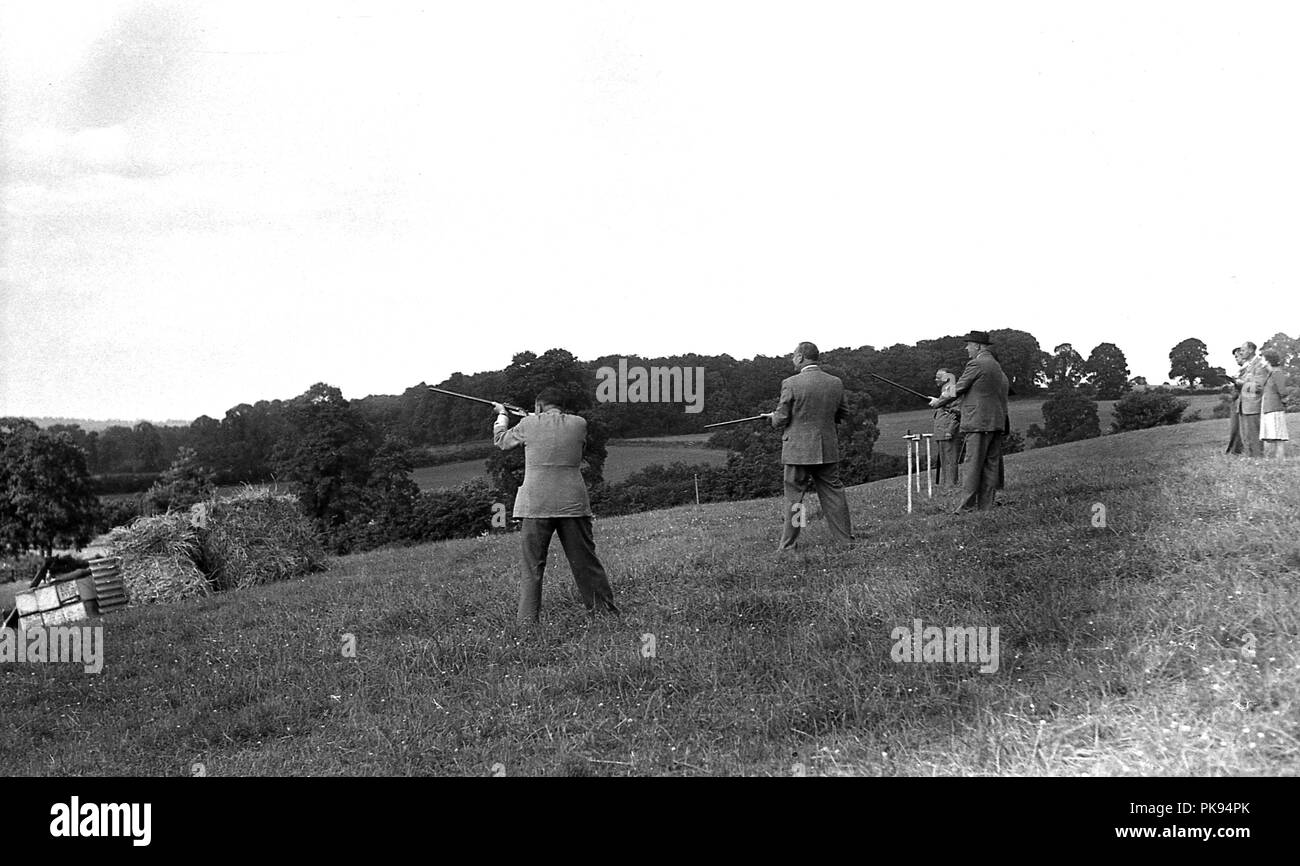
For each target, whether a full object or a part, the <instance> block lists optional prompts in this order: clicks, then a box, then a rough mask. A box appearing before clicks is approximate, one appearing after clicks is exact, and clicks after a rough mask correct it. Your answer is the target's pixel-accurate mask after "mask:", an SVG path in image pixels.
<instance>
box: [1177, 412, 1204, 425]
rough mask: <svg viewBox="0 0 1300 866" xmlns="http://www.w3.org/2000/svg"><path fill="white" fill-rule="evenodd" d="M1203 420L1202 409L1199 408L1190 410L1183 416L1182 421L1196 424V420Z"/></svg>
mask: <svg viewBox="0 0 1300 866" xmlns="http://www.w3.org/2000/svg"><path fill="white" fill-rule="evenodd" d="M1201 420H1203V419H1202V418H1201V410H1200V409H1197V410H1196V411H1194V412H1188V413H1187V414H1186V415H1184V416H1183V418H1182V423H1184V424H1194V423H1195V422H1197V421H1201Z"/></svg>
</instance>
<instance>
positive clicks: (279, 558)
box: [193, 487, 325, 590]
mask: <svg viewBox="0 0 1300 866" xmlns="http://www.w3.org/2000/svg"><path fill="white" fill-rule="evenodd" d="M193 519H194V521H195V523H196V524H198V525H199V526H200V527H201V529H200V530H199V533H198V537H199V543H200V546H201V556H200V560H199V561H200V562H202V563H203V567H204V569H205V570H206V571H207V573H208V576H209V577H210V578H211V579H212V584H213V586H214V588H216V589H219V590H226V589H243V588H244V587H248V586H259V585H261V584H264V583H272V582H274V581H277V580H287V579H289V578H291V577H298V576H300V575H304V574H309V573H311V572H313V571H318V570H319V569H320V568H321V567H322V565H323V563H324V561H325V551H324V550H323V549H322V547H321V543H320V539H319V538H318V537H317V535H316V531H315V528H314V527H313V526H312V524H311V521H310V520H308V519H307V517H306V516H305V515H304V514H303V513H302V511H301V510H300V509H299V507H298V498H297V497H296V496H293V495H292V494H288V493H272V492H271V491H269V490H265V489H261V490H259V489H257V488H252V487H246V488H245V489H244V490H243V491H241V492H240V493H237V494H235V495H234V496H227V497H223V498H220V499H213V500H209V501H208V502H204V503H200V504H199V505H196V506H195V507H194V511H193Z"/></svg>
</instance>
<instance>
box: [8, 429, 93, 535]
mask: <svg viewBox="0 0 1300 866" xmlns="http://www.w3.org/2000/svg"><path fill="white" fill-rule="evenodd" d="M98 516H99V500H98V499H96V498H95V495H94V493H92V492H91V486H90V472H89V471H88V470H87V468H86V452H85V451H84V450H82V449H81V448H78V447H77V445H76V444H75V443H74V442H73V440H72V437H71V436H70V435H69V434H68V433H49V432H47V431H43V430H40V429H39V428H37V427H36V425H35V424H32V423H31V422H28V421H25V419H10V418H6V419H3V420H0V548H3V549H4V550H6V551H8V552H10V553H12V554H21V553H24V552H26V551H27V550H31V549H37V550H39V551H41V552H42V553H43V554H44V555H45V556H50V555H51V554H52V553H53V551H54V548H55V547H56V546H59V547H63V546H73V547H77V548H80V547H82V546H84V545H85V544H86V543H88V542H89V541H90V539H91V537H92V535H93V534H94V529H95V524H96V521H97V519H98Z"/></svg>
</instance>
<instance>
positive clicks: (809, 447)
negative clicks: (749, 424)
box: [772, 364, 849, 466]
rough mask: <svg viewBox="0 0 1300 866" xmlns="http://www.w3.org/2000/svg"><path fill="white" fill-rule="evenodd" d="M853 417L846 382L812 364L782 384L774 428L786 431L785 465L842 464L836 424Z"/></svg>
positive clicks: (782, 440) (773, 423) (774, 416)
mask: <svg viewBox="0 0 1300 866" xmlns="http://www.w3.org/2000/svg"><path fill="white" fill-rule="evenodd" d="M848 414H849V400H848V396H847V395H846V394H845V393H844V383H843V382H842V381H840V379H839V377H838V376H832V375H831V374H830V373H827V372H825V371H823V370H822V369H821V368H819V367H818V366H817V365H816V364H810V365H808V366H806V367H804V368H803V369H802V370H800V371H799V374H798V375H796V376H791V377H790V378H789V379H786V380H785V381H784V382H782V383H781V402H780V403H779V404H778V405H777V407H776V411H775V412H773V413H772V426H773V427H776V428H777V429H781V428H786V431H785V434H784V435H783V436H782V437H781V462H782V463H786V464H794V465H799V466H808V465H812V464H816V463H838V462H839V460H840V440H839V434H838V433H837V432H836V430H835V425H836V424H837V423H838V422H839V421H841V420H843V419H844V418H845V417H846V416H847V415H848Z"/></svg>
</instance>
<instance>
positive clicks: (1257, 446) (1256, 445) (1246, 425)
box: [1237, 413, 1264, 457]
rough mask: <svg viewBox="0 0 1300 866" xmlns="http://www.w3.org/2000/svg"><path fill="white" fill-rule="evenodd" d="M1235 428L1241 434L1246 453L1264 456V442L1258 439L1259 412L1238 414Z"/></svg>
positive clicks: (1252, 455) (1251, 455)
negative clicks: (1238, 419) (1238, 418)
mask: <svg viewBox="0 0 1300 866" xmlns="http://www.w3.org/2000/svg"><path fill="white" fill-rule="evenodd" d="M1240 418H1241V420H1240V421H1239V422H1238V425H1237V430H1238V433H1239V435H1240V436H1241V443H1242V444H1243V445H1245V446H1246V454H1247V455H1248V456H1250V457H1263V456H1264V443H1263V442H1261V441H1260V439H1259V414H1258V413H1256V414H1254V415H1246V414H1242V415H1241V416H1240Z"/></svg>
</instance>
